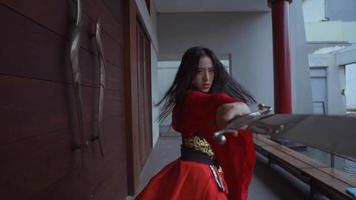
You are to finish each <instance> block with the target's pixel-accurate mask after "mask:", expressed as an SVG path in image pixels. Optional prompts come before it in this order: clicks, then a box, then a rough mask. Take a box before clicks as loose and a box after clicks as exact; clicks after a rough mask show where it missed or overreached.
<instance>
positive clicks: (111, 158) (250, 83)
mask: <svg viewBox="0 0 356 200" xmlns="http://www.w3.org/2000/svg"><path fill="white" fill-rule="evenodd" d="M330 2H331V1H330ZM268 3H270V7H269V6H268ZM276 4H281V5H283V6H284V7H278V8H277V7H274V5H276ZM306 5H307V1H301V0H295V1H293V2H292V1H287V0H274V1H267V0H265V1H261V0H226V1H218V0H209V1H188V0H181V1H174V0H170V1H168V0H155V1H150V0H86V1H85V0H82V1H80V0H73V1H63V0H54V1H41V3H39V2H38V1H35V0H28V1H20V0H0V16H1V17H0V21H1V22H2V23H1V24H2V25H3V27H2V30H3V31H2V32H1V33H0V36H1V37H0V41H1V44H2V47H1V48H0V87H1V91H3V93H4V94H3V96H2V97H1V98H0V105H1V106H0V112H1V115H0V119H1V122H2V123H1V124H2V131H1V133H2V138H1V140H0V159H1V165H0V171H1V172H0V176H1V178H0V186H1V187H0V194H2V198H4V199H14V200H17V199H68V200H69V199H83V200H84V199H105V200H109V199H110V200H111V199H125V198H126V197H127V196H132V195H134V194H135V192H136V191H137V187H138V184H139V175H140V172H141V170H142V167H143V165H144V164H145V162H146V159H147V157H148V156H149V154H150V152H151V150H152V148H153V146H154V145H155V144H156V142H157V139H158V137H159V126H160V124H159V122H158V121H157V120H156V119H157V117H158V113H159V108H158V107H157V106H155V104H156V103H157V102H158V101H159V100H160V98H161V97H162V94H163V90H164V89H162V88H161V86H167V85H169V82H170V81H172V77H173V76H174V71H175V70H176V69H177V66H176V64H175V65H173V66H168V67H167V66H165V65H164V63H165V62H167V61H169V62H171V61H174V62H177V61H178V62H179V60H180V58H181V56H182V53H183V52H184V51H185V50H186V49H187V48H189V47H192V46H196V45H202V46H206V47H208V48H211V49H212V50H213V51H214V52H216V53H217V54H218V55H219V57H220V58H221V60H224V62H225V63H227V64H228V68H229V71H230V73H231V74H232V76H233V77H234V78H236V79H237V80H238V81H239V82H240V83H242V84H243V85H244V86H245V87H246V88H247V89H248V90H250V91H251V92H252V94H253V95H254V96H255V97H256V99H257V101H258V102H261V103H265V104H267V105H272V106H273V105H275V102H282V104H290V107H291V109H290V110H287V111H286V112H293V113H311V112H313V107H312V106H313V104H312V87H311V84H310V83H311V80H310V75H309V73H310V71H309V65H311V66H313V67H320V66H325V65H326V64H322V65H321V64H320V63H318V62H317V59H318V58H315V59H314V57H318V56H319V55H314V54H313V55H309V60H308V53H307V51H308V50H310V49H315V48H316V47H315V46H310V45H309V44H307V41H309V40H308V38H309V37H310V38H313V37H314V38H315V37H316V36H313V35H309V34H305V31H307V32H308V29H313V26H312V25H310V26H306V27H304V19H303V6H306ZM327 5H330V4H327ZM329 8H330V9H331V8H334V6H330V7H329ZM276 13H279V14H280V13H282V14H285V16H284V17H281V18H280V19H283V20H284V21H283V20H282V21H280V20H276V18H274V17H273V16H275V15H276ZM325 13H329V14H330V15H329V16H330V19H334V18H335V19H343V20H345V21H347V22H345V23H353V19H354V17H355V16H354V15H353V14H352V13H351V12H349V13H345V14H344V15H341V14H340V13H339V12H337V11H336V10H334V9H332V10H327V11H325V12H324V13H323V12H322V13H318V15H317V17H318V18H322V17H324V18H325ZM310 18H315V17H314V16H310ZM99 19H100V22H101V29H98V30H99V32H100V33H101V34H97V32H96V27H97V23H98V20H99ZM287 22H289V23H287ZM311 23H312V22H311ZM313 23H314V22H313ZM335 26H339V27H340V26H343V25H340V23H339V24H336V25H335ZM77 30H79V32H76V31H77ZM281 30H282V31H281ZM350 31H351V32H352V31H354V30H353V29H352V30H351V29H350ZM281 32H283V34H284V35H283V34H282V35H283V36H278V34H279V33H281ZM75 33H79V36H80V40H79V41H80V42H79V43H78V44H79V45H78V46H76V43H75V42H74V43H73V41H75V40H73V38H74V39H75V37H74V36H75ZM276 34H277V36H276ZM333 34H334V35H338V33H333ZM100 35H101V36H100ZM355 35H356V34H355ZM339 36H340V35H339ZM98 37H100V40H101V41H102V49H103V52H101V51H100V47H99V46H100V45H99V46H97V43H96V42H97V41H98V39H97V38H98ZM340 37H341V36H340ZM342 37H343V38H349V39H347V41H346V40H345V39H340V40H335V41H328V42H334V43H335V42H337V44H339V43H338V42H341V43H342V44H345V45H344V46H347V47H348V48H344V49H342V50H340V51H338V52H339V54H338V53H337V54H336V57H332V56H331V57H330V56H329V55H320V56H325V58H324V57H323V58H320V59H321V61H320V62H324V61H325V60H328V61H330V62H331V63H333V65H335V66H338V65H348V64H351V63H354V62H355V61H353V60H352V59H353V58H349V56H348V55H350V54H352V55H353V53H354V51H355V48H354V47H352V46H351V43H352V42H353V41H354V40H353V34H351V33H350V34H348V35H342ZM285 41H287V42H286V43H284V42H285ZM323 41H324V40H323ZM323 45H324V44H323ZM73 47H78V49H75V48H74V49H73ZM311 58H312V59H311ZM76 59H78V60H79V64H78V67H79V70H80V82H79V84H77V85H76V84H75V83H76V81H78V79H76V78H78V76H77V77H76V76H74V75H75V74H76V70H73V69H74V68H75V65H76ZM348 59H351V60H348ZM103 61H104V63H105V74H106V76H105V88H104V102H103V103H102V104H101V105H100V100H99V96H100V88H101V85H102V84H100V66H101V65H100V64H101V63H102V62H103ZM279 62H283V63H282V64H279ZM275 66H278V67H282V69H284V67H288V66H289V67H290V68H288V70H290V73H289V75H290V78H287V79H286V80H285V81H286V82H287V83H290V87H284V85H283V84H275V83H274V80H276V79H277V78H280V77H283V76H284V75H285V74H281V73H280V71H279V70H276V69H281V68H275ZM328 66H329V65H328ZM321 73H323V72H321ZM335 73H339V72H335ZM333 76H334V75H333ZM73 77H74V78H73ZM347 79H350V80H354V79H355V77H354V76H350V77H347ZM329 80H331V78H328V81H329ZM337 87H338V88H342V86H337ZM285 90H287V91H285ZM337 90H338V89H337ZM276 91H283V92H287V93H288V92H290V95H286V96H287V97H288V98H289V99H290V101H289V100H288V101H284V97H282V98H280V97H279V96H276V95H275V92H276ZM346 91H347V90H346ZM329 93H330V92H329ZM329 93H328V94H329ZM79 96H81V97H82V98H81V99H80V98H79ZM332 101H333V100H329V101H328V105H333V104H332V103H331V102H332ZM335 101H336V100H335ZM337 101H338V100H337ZM337 103H339V102H337ZM341 103H342V102H341ZM335 104H336V103H335ZM276 105H278V104H276ZM100 106H103V112H102V113H103V114H102V121H103V122H102V123H100V121H98V119H99V118H101V117H100V116H101V115H100V112H99V111H100V108H98V107H100ZM276 107H277V108H276V109H279V107H278V106H276ZM80 108H82V109H80ZM81 112H82V115H81V114H80V113H81ZM328 112H331V108H328ZM335 112H336V111H335ZM164 123H166V124H169V121H168V122H164ZM166 124H163V125H166ZM99 130H101V133H100V134H99V132H98V131H99Z"/></svg>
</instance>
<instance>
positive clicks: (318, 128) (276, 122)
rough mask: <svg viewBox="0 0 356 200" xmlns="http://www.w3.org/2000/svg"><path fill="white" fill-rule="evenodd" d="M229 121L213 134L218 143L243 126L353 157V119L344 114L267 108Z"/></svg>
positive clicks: (355, 152)
mask: <svg viewBox="0 0 356 200" xmlns="http://www.w3.org/2000/svg"><path fill="white" fill-rule="evenodd" d="M258 107H259V110H258V111H257V112H253V113H250V114H247V115H244V116H239V117H236V118H234V119H232V120H231V121H230V122H229V123H228V125H227V126H226V128H225V129H222V130H220V131H217V132H215V133H214V135H213V138H214V139H215V140H217V141H218V142H219V143H220V144H224V143H225V142H226V136H225V135H226V134H228V133H233V132H236V130H238V129H241V128H242V127H246V126H247V128H246V130H248V131H251V132H253V133H256V134H265V135H271V136H272V137H273V138H276V139H277V138H283V139H288V140H291V141H294V142H299V143H302V144H305V145H307V146H310V147H314V148H317V149H320V150H322V151H325V152H328V153H334V154H336V155H343V156H349V157H353V158H356V117H352V116H346V115H327V116H326V115H304V114H271V112H272V109H271V107H269V106H265V105H262V104H260V105H259V106H258Z"/></svg>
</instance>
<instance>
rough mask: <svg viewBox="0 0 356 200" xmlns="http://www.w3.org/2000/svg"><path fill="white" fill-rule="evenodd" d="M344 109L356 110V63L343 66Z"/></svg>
mask: <svg viewBox="0 0 356 200" xmlns="http://www.w3.org/2000/svg"><path fill="white" fill-rule="evenodd" d="M345 76H346V77H345V79H346V80H345V81H346V88H345V94H346V108H347V109H353V110H356V63H354V64H350V65H346V66H345Z"/></svg>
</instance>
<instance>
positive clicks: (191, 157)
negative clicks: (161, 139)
mask: <svg viewBox="0 0 356 200" xmlns="http://www.w3.org/2000/svg"><path fill="white" fill-rule="evenodd" d="M180 152H181V156H180V158H179V160H185V161H194V162H199V163H205V164H208V165H209V167H210V171H211V173H212V175H213V177H214V179H215V182H216V185H217V186H218V188H219V190H220V191H222V192H225V188H224V184H223V182H222V180H221V177H220V174H219V173H218V172H217V170H216V169H215V167H214V166H218V165H217V162H216V160H215V159H214V158H212V157H210V156H208V155H207V154H205V153H201V152H200V151H197V150H195V149H190V148H185V147H182V148H181V149H180Z"/></svg>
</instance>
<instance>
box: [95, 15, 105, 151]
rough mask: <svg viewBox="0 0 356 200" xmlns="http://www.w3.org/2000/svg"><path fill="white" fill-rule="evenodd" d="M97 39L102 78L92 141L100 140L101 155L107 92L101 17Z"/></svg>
mask: <svg viewBox="0 0 356 200" xmlns="http://www.w3.org/2000/svg"><path fill="white" fill-rule="evenodd" d="M95 41H96V47H97V51H98V57H99V62H100V66H99V67H100V80H99V86H100V89H99V97H98V98H99V99H98V119H97V120H98V121H97V130H96V134H94V135H93V136H92V141H96V140H98V142H99V149H100V153H101V156H104V150H103V146H102V143H101V135H102V132H103V130H102V128H103V124H102V123H103V108H104V92H105V56H104V51H103V43H102V40H101V20H100V18H99V19H98V20H97V22H96V31H95Z"/></svg>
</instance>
